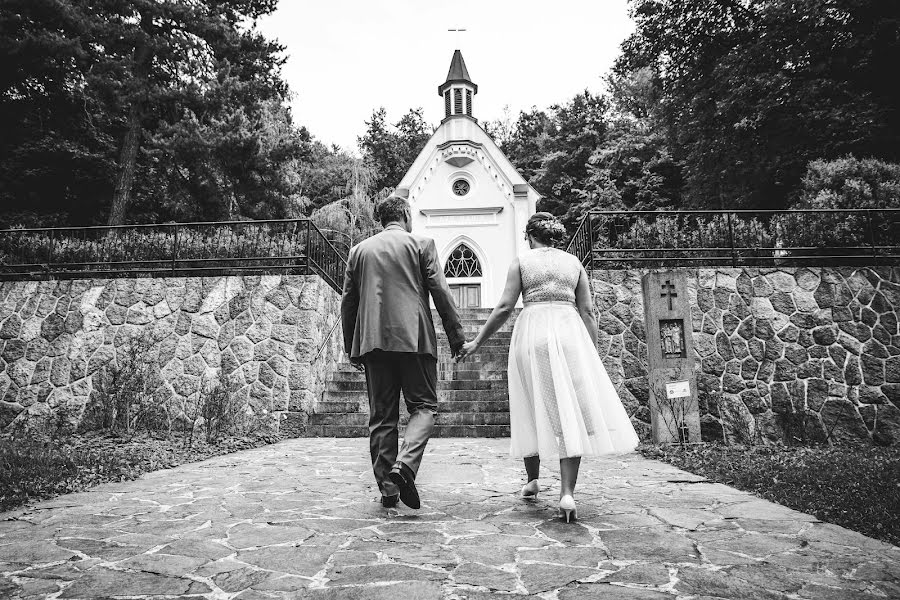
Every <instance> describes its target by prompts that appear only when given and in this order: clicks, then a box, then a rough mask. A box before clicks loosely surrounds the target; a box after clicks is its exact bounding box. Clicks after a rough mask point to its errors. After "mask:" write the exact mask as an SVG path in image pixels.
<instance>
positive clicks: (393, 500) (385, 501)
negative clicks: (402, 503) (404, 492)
mask: <svg viewBox="0 0 900 600" xmlns="http://www.w3.org/2000/svg"><path fill="white" fill-rule="evenodd" d="M399 500H400V494H394V495H393V496H382V497H381V505H382V506H383V507H385V508H394V507H395V506H397V502H398V501H399Z"/></svg>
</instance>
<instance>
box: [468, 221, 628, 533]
mask: <svg viewBox="0 0 900 600" xmlns="http://www.w3.org/2000/svg"><path fill="white" fill-rule="evenodd" d="M525 236H526V239H527V240H528V244H529V246H530V247H531V250H529V251H527V252H524V253H523V254H522V255H521V256H520V257H519V258H517V259H515V260H513V262H512V264H511V265H510V266H509V272H508V274H507V276H506V288H505V289H504V290H503V295H502V297H501V299H500V302H499V303H498V304H497V306H496V308H494V310H493V312H491V315H490V317H488V320H487V322H486V323H485V324H484V327H482V329H481V331H480V332H479V333H478V335H477V336H476V337H475V339H473V340H472V341H471V342H468V343H467V344H465V345H464V346H463V348H462V350H461V352H460V355H459V356H458V357H457V360H464V359H465V358H466V357H468V356H470V355H472V354H474V353H476V352H477V351H478V349H479V348H480V347H481V346H482V344H484V343H485V342H486V341H487V340H488V339H489V338H490V337H491V336H492V335H493V334H494V333H495V332H496V331H497V330H498V329H499V328H500V327H501V326H502V325H503V323H505V322H506V320H507V319H508V318H509V316H510V314H511V313H512V310H513V308H514V307H515V305H516V301H517V300H518V298H519V294H520V293H521V294H522V300H523V302H524V305H525V308H524V309H523V310H522V312H521V314H520V315H519V317H518V319H516V323H515V327H514V328H513V335H512V341H511V343H510V347H509V367H508V368H509V413H510V437H511V450H510V453H511V454H512V456H514V457H516V458H524V460H525V471H526V473H527V475H528V483H526V484H525V486H524V487H523V488H522V492H521V495H522V497H523V498H526V499H535V498H536V497H537V494H538V491H539V489H540V487H539V485H538V474H539V470H540V465H541V459H545V460H547V459H555V458H558V459H559V467H560V480H561V486H560V500H559V510H560V515H561V516H562V517H563V518H565V520H566V522H569V521H570V520H571V519H572V518H574V517H576V510H575V500H574V497H573V496H574V493H575V482H576V481H577V479H578V467H579V466H580V464H581V457H583V456H597V455H601V454H612V453H617V452H627V451H630V450H633V449H634V448H635V446H637V443H638V437H637V434H636V433H635V431H634V427H633V426H632V425H631V421H630V420H629V418H628V415H627V414H626V413H625V408H624V407H623V406H622V403H621V401H620V400H619V397H618V395H617V394H616V390H615V387H614V386H613V384H612V382H611V381H610V379H609V376H608V375H607V374H606V369H605V368H604V367H603V363H602V361H601V360H600V357H599V356H598V355H597V350H596V346H597V321H596V318H595V316H594V306H593V299H592V298H591V294H590V287H589V284H588V278H587V273H585V270H584V267H582V265H581V262H580V261H579V260H578V259H577V258H576V257H575V256H573V255H571V254H569V253H567V252H564V251H562V250H559V249H557V248H555V247H554V246H555V245H557V244H558V243H560V242H562V240H563V239H564V237H565V228H564V227H563V225H562V223H560V222H559V220H558V219H557V218H556V217H554V216H553V215H551V214H550V213H546V212H539V213H535V214H534V215H533V216H532V217H531V218H530V219H529V220H528V224H527V225H526V227H525Z"/></svg>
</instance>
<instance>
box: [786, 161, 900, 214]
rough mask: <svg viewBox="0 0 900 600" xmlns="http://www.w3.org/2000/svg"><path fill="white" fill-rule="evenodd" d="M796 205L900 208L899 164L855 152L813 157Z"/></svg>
mask: <svg viewBox="0 0 900 600" xmlns="http://www.w3.org/2000/svg"><path fill="white" fill-rule="evenodd" d="M797 208H813V209H827V208H844V209H858V208H900V164H897V163H888V162H885V161H882V160H877V159H874V158H864V159H859V158H855V157H853V156H852V155H850V156H845V157H843V158H838V159H835V160H830V161H829V160H822V159H819V160H814V161H812V162H810V163H809V166H808V167H807V170H806V175H805V176H804V177H803V187H802V189H801V192H800V200H799V202H798V203H797Z"/></svg>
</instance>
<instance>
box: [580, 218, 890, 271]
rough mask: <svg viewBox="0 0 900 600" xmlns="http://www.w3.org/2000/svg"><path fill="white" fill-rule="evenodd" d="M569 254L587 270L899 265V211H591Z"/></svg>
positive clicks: (581, 224) (584, 220) (581, 226)
mask: <svg viewBox="0 0 900 600" xmlns="http://www.w3.org/2000/svg"><path fill="white" fill-rule="evenodd" d="M566 249H567V250H568V251H569V252H570V253H572V254H574V255H575V256H577V257H578V258H579V259H581V262H582V264H583V265H584V266H585V268H587V269H589V270H590V269H621V268H632V267H674V266H695V267H696V266H703V265H722V266H732V267H740V266H776V265H787V264H794V265H803V264H805V265H872V266H878V265H882V266H884V265H900V209H872V210H841V209H834V210H759V211H747V210H702V211H609V212H604V211H590V212H589V213H588V214H587V215H585V217H584V219H582V221H581V223H580V224H579V226H578V229H577V230H576V231H575V234H574V235H573V236H572V237H571V238H570V240H569V243H568V246H567V248H566Z"/></svg>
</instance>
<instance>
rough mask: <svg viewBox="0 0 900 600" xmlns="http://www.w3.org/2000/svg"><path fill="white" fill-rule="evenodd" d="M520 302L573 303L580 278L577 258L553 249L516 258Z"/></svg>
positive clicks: (538, 249) (538, 250) (537, 249)
mask: <svg viewBox="0 0 900 600" xmlns="http://www.w3.org/2000/svg"><path fill="white" fill-rule="evenodd" d="M519 273H520V274H521V276H522V300H523V301H524V302H526V303H527V302H573V303H574V302H575V286H577V285H578V278H579V276H580V275H581V263H580V262H578V259H577V258H576V257H575V256H573V255H571V254H569V253H568V252H564V251H562V250H557V249H556V248H535V249H534V250H529V251H527V252H523V253H522V254H521V255H519Z"/></svg>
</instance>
